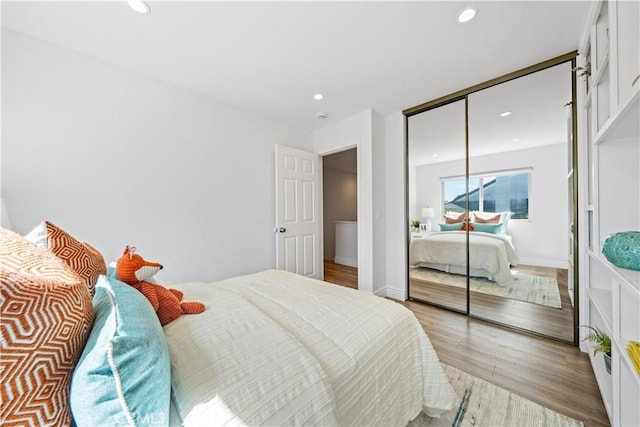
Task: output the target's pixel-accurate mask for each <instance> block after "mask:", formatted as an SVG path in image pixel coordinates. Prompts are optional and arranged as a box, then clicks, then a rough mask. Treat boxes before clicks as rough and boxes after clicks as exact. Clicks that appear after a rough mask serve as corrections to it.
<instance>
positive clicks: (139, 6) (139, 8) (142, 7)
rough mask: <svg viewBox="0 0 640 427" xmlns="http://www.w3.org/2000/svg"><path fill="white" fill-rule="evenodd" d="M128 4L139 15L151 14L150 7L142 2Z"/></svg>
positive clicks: (138, 0) (132, 1)
mask: <svg viewBox="0 0 640 427" xmlns="http://www.w3.org/2000/svg"><path fill="white" fill-rule="evenodd" d="M127 2H128V3H129V7H130V8H131V9H133V10H135V11H136V12H138V13H143V14H145V15H146V14H148V13H149V12H151V8H150V7H149V5H148V4H147V3H145V2H144V1H142V0H127Z"/></svg>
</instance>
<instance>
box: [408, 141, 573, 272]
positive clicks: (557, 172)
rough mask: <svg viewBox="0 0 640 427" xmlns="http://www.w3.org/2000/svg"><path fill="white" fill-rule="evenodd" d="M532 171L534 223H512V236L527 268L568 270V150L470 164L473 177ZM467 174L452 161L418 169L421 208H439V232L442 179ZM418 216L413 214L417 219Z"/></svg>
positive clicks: (537, 151)
mask: <svg viewBox="0 0 640 427" xmlns="http://www.w3.org/2000/svg"><path fill="white" fill-rule="evenodd" d="M528 167H531V168H532V175H531V183H530V194H529V214H530V220H528V221H527V220H520V221H516V220H512V221H509V234H510V235H511V236H512V237H513V244H514V246H515V247H516V250H517V251H518V254H519V255H520V261H521V264H528V265H543V266H549V267H559V268H560V267H561V268H567V264H568V261H567V258H568V248H569V242H568V235H569V232H568V230H569V225H568V224H569V221H568V197H569V196H568V188H567V145H566V144H554V145H545V146H542V147H536V148H529V149H525V150H516V151H508V152H504V153H499V154H493V155H486V156H480V157H474V158H471V159H470V160H469V172H470V173H471V174H476V173H484V172H495V171H501V170H508V169H518V168H528ZM461 173H462V174H464V161H463V160H458V161H452V162H445V163H435V164H430V165H424V166H419V167H417V168H416V173H415V179H416V185H415V187H416V194H415V200H416V204H415V205H416V208H417V209H419V208H420V207H422V206H433V207H434V209H435V211H436V217H435V218H434V219H433V220H432V222H433V225H434V229H435V230H438V228H437V225H436V224H437V223H440V222H441V221H440V218H441V215H442V212H440V191H441V190H440V178H441V177H450V176H457V175H460V174H461ZM416 215H417V213H416V212H412V213H410V216H411V217H416Z"/></svg>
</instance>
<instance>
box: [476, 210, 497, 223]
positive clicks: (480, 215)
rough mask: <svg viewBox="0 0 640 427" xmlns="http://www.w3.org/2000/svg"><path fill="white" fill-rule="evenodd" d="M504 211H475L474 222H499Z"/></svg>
mask: <svg viewBox="0 0 640 427" xmlns="http://www.w3.org/2000/svg"><path fill="white" fill-rule="evenodd" d="M501 216H502V213H500V212H498V213H487V212H474V213H473V222H475V223H480V224H499V223H500V222H501V221H500V219H501Z"/></svg>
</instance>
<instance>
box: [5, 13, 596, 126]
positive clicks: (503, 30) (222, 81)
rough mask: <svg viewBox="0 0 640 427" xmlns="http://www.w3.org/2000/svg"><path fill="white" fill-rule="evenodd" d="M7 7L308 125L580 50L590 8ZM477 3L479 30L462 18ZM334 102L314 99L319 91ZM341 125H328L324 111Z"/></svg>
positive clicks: (57, 32)
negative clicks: (459, 15)
mask: <svg viewBox="0 0 640 427" xmlns="http://www.w3.org/2000/svg"><path fill="white" fill-rule="evenodd" d="M148 3H149V4H150V6H151V13H150V14H148V15H141V14H138V13H136V12H134V11H132V10H131V9H130V8H129V7H128V5H127V2H126V1H106V2H100V1H87V2H84V1H70V2H59V1H44V2H36V1H28V2H11V1H2V3H1V6H2V26H3V28H7V29H10V30H13V31H17V32H21V33H24V34H26V35H28V36H31V37H34V38H38V39H41V40H45V41H48V42H51V43H54V44H56V45H60V46H63V47H65V48H68V49H71V50H74V51H77V52H80V53H84V54H86V55H89V56H92V57H95V58H98V59H101V60H104V61H107V62H109V63H111V64H115V65H118V66H121V67H123V68H126V69H129V70H131V71H134V72H137V73H140V74H143V75H147V76H149V77H151V78H154V79H158V80H161V81H164V82H167V83H170V84H173V85H176V86H179V87H182V88H185V89H188V90H191V91H195V92H198V93H201V94H204V95H206V96H209V97H211V98H214V99H216V100H218V101H221V102H224V103H227V104H230V105H233V106H236V107H239V108H241V109H244V110H246V111H251V112H254V113H256V114H259V115H261V116H264V117H267V118H271V119H274V120H277V121H280V122H284V123H286V124H288V125H291V126H294V127H298V128H302V129H311V130H313V129H317V128H320V127H323V126H326V125H329V124H331V123H335V122H336V121H338V120H340V119H343V118H346V117H350V116H351V115H353V114H355V113H358V112H361V111H363V110H366V109H368V108H372V109H373V110H375V111H377V112H379V113H380V114H382V115H386V114H389V113H392V112H397V111H401V110H404V109H406V108H410V107H412V106H415V105H417V104H421V103H423V102H426V101H429V100H431V99H434V98H437V97H440V96H442V95H445V94H448V93H451V92H454V91H457V90H459V89H462V88H465V87H468V86H472V85H474V84H476V83H479V82H483V81H485V80H488V79H491V78H494V77H497V76H499V75H502V74H506V73H508V72H511V71H514V70H516V69H520V68H523V67H526V66H529V65H531V64H534V63H538V62H541V61H544V60H547V59H549V58H552V57H555V56H558V55H561V54H564V53H567V52H569V51H572V50H575V49H576V48H577V47H578V43H579V39H580V37H581V31H582V25H583V24H582V23H583V22H585V21H586V15H587V9H588V6H589V2H588V1H587V2H583V1H566V2H556V1H533V2H523V1H498V2H477V1H473V2H471V1H467V2H457V1H442V2H435V1H426V2H421V1H410V2H400V1H393V2H382V1H372V2H366V1H358V2H329V1H316V2H313V1H301V2H267V1H263V2H217V1H195V2H189V1H151V2H148ZM470 3H472V4H473V5H474V6H475V7H477V9H478V15H477V16H476V18H475V19H474V20H472V21H471V22H469V23H467V24H460V23H458V22H457V20H456V16H457V13H458V12H459V11H460V10H462V9H463V8H464V7H465V6H467V5H468V4H470ZM318 92H319V93H322V94H324V96H325V98H324V99H323V100H322V101H315V100H314V99H313V95H314V94H315V93H318ZM320 111H322V112H326V113H327V114H328V118H327V119H324V120H321V119H317V118H316V113H317V112H320Z"/></svg>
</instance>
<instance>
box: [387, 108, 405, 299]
mask: <svg viewBox="0 0 640 427" xmlns="http://www.w3.org/2000/svg"><path fill="white" fill-rule="evenodd" d="M385 171H386V174H385V195H386V203H385V224H386V260H385V261H386V289H387V291H386V296H388V297H390V298H394V299H397V300H400V301H404V300H406V299H407V283H406V280H407V240H406V239H407V230H406V228H405V225H406V218H405V204H406V185H407V183H406V180H405V129H404V116H403V115H402V113H401V112H396V113H393V114H389V115H387V116H386V117H385Z"/></svg>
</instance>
